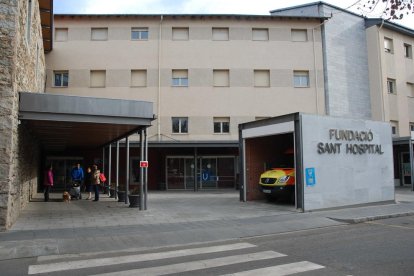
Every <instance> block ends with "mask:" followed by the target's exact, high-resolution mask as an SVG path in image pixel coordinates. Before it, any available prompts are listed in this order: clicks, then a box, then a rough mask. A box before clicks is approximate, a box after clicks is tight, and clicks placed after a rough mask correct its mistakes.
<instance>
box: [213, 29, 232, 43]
mask: <svg viewBox="0 0 414 276" xmlns="http://www.w3.org/2000/svg"><path fill="white" fill-rule="evenodd" d="M213 40H229V28H213Z"/></svg>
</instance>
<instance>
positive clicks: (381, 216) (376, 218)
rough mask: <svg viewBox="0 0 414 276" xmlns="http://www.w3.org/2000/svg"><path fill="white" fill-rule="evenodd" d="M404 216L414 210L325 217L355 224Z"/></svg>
mask: <svg viewBox="0 0 414 276" xmlns="http://www.w3.org/2000/svg"><path fill="white" fill-rule="evenodd" d="M406 216H414V212H405V213H395V214H388V215H377V216H370V217H360V218H347V219H342V218H334V217H327V218H329V219H333V220H336V221H339V222H345V223H349V224H357V223H364V222H368V221H374V220H381V219H387V218H398V217H406Z"/></svg>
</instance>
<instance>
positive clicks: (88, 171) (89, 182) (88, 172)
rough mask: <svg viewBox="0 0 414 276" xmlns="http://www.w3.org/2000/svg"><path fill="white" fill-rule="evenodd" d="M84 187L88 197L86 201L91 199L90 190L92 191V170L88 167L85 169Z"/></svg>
mask: <svg viewBox="0 0 414 276" xmlns="http://www.w3.org/2000/svg"><path fill="white" fill-rule="evenodd" d="M85 187H86V192H88V193H89V194H88V197H87V198H86V199H87V200H88V199H92V190H93V185H92V170H91V167H88V168H87V169H86V174H85Z"/></svg>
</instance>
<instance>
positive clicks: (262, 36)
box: [252, 28, 269, 41]
mask: <svg viewBox="0 0 414 276" xmlns="http://www.w3.org/2000/svg"><path fill="white" fill-rule="evenodd" d="M252 40H257V41H266V40H269V29H256V28H253V29H252Z"/></svg>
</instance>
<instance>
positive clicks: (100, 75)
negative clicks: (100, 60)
mask: <svg viewBox="0 0 414 276" xmlns="http://www.w3.org/2000/svg"><path fill="white" fill-rule="evenodd" d="M105 82H106V71H105V70H91V87H105Z"/></svg>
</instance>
